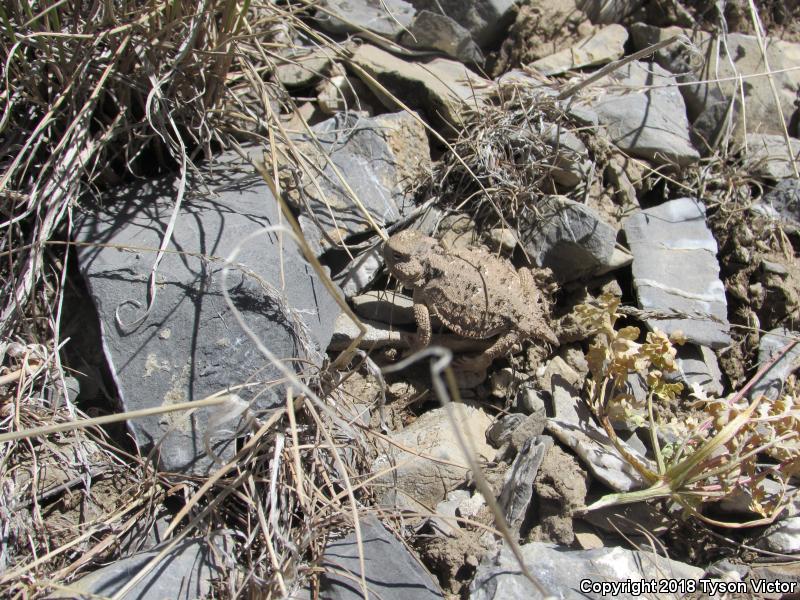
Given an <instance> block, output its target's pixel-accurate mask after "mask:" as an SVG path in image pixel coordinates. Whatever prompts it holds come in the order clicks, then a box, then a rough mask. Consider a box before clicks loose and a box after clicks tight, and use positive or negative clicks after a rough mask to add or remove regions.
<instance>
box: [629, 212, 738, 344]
mask: <svg viewBox="0 0 800 600" xmlns="http://www.w3.org/2000/svg"><path fill="white" fill-rule="evenodd" d="M622 228H623V230H624V231H625V235H626V237H627V240H628V246H629V247H630V250H631V253H632V254H633V284H634V286H635V287H636V296H637V298H638V300H639V306H640V307H641V308H643V309H645V310H655V311H678V312H681V313H685V314H687V315H690V316H691V317H695V316H696V317H697V318H674V319H673V318H669V319H656V318H649V319H646V323H647V326H648V327H650V328H658V329H660V330H661V331H664V332H666V333H667V334H671V333H673V332H675V331H677V330H681V331H683V333H684V335H685V336H686V337H687V339H688V340H689V341H691V342H694V343H696V344H699V345H701V346H709V347H711V348H714V349H718V348H723V347H725V346H727V345H728V344H729V343H730V335H729V334H728V330H729V325H728V306H727V300H726V298H725V286H724V285H723V284H722V281H720V279H719V263H718V262H717V242H716V240H714V236H713V235H711V231H709V229H708V227H707V226H706V221H705V207H704V206H703V204H702V203H701V202H699V201H698V200H695V199H693V198H679V199H677V200H671V201H669V202H665V203H664V204H661V205H659V206H656V207H654V208H648V209H646V210H641V211H639V212H637V213H636V214H634V215H633V216H631V217H629V218H628V219H626V220H625V221H624V222H623V223H622ZM708 316H710V317H713V318H714V319H716V320H711V319H708V318H707V317H708Z"/></svg>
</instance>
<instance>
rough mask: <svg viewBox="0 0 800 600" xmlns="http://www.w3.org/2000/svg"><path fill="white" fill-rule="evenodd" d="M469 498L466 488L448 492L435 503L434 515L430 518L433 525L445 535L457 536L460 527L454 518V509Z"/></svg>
mask: <svg viewBox="0 0 800 600" xmlns="http://www.w3.org/2000/svg"><path fill="white" fill-rule="evenodd" d="M469 498H470V493H469V492H468V491H467V490H453V491H452V492H449V493H448V494H447V497H446V498H445V499H444V500H442V501H441V502H439V504H437V505H436V516H433V517H431V518H430V522H431V524H432V525H433V527H434V528H435V529H437V530H438V531H440V532H441V533H443V534H445V535H449V536H452V537H455V536H457V535H458V534H459V531H460V529H461V527H460V526H459V524H458V520H457V519H456V511H457V510H458V507H459V506H460V505H461V503H462V502H464V501H465V500H469ZM443 517H446V518H443Z"/></svg>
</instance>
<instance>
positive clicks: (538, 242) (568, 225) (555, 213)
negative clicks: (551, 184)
mask: <svg viewBox="0 0 800 600" xmlns="http://www.w3.org/2000/svg"><path fill="white" fill-rule="evenodd" d="M519 235H520V242H521V243H522V244H523V245H524V246H525V250H526V251H527V252H528V254H529V256H530V257H531V259H532V260H533V261H534V263H535V264H536V265H537V266H539V267H548V268H550V269H552V271H553V275H554V276H555V278H556V280H558V281H572V280H575V279H579V278H581V277H585V276H587V275H591V274H594V273H596V272H598V271H603V270H608V267H609V266H610V265H611V264H613V257H614V247H615V245H616V241H617V232H616V230H615V229H614V228H613V227H611V225H608V224H607V223H605V222H604V221H603V220H601V219H600V217H599V216H598V215H597V214H596V213H595V212H594V211H593V210H592V209H591V208H589V207H588V206H586V205H584V204H580V203H578V202H575V201H574V200H570V199H569V198H566V197H564V196H548V197H546V198H544V199H542V200H541V201H539V202H538V203H537V205H536V210H535V211H533V210H531V211H528V212H527V213H526V214H524V215H523V216H522V220H521V223H520V225H519Z"/></svg>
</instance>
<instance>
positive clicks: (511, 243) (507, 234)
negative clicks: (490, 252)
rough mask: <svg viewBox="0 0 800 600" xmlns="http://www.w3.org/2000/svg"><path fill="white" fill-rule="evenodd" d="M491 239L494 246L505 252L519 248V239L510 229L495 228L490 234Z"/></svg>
mask: <svg viewBox="0 0 800 600" xmlns="http://www.w3.org/2000/svg"><path fill="white" fill-rule="evenodd" d="M489 238H490V239H491V240H492V242H494V244H495V245H496V246H497V247H499V248H502V249H503V250H508V251H509V252H511V251H513V250H514V248H516V247H517V238H515V237H514V234H513V233H512V232H511V230H510V229H507V228H506V227H495V228H494V229H492V230H491V231H490V232H489Z"/></svg>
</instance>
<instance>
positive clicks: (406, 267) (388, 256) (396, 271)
mask: <svg viewBox="0 0 800 600" xmlns="http://www.w3.org/2000/svg"><path fill="white" fill-rule="evenodd" d="M437 245H438V242H437V241H436V240H435V239H433V238H431V237H428V236H427V235H424V234H423V233H420V232H419V231H416V230H413V229H406V230H404V231H401V232H399V233H396V234H394V235H393V236H392V237H390V238H389V239H388V240H387V241H386V243H385V244H384V246H383V258H384V260H385V261H386V266H387V267H388V269H389V272H390V273H391V274H392V275H393V276H394V277H395V278H396V279H397V280H398V281H399V282H400V283H402V284H403V285H404V286H406V287H409V288H414V287H418V286H420V285H422V283H423V282H424V281H425V275H426V274H427V272H428V270H429V268H428V261H429V258H430V256H432V254H433V253H434V252H435V250H434V249H435V248H436V246H437Z"/></svg>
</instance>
